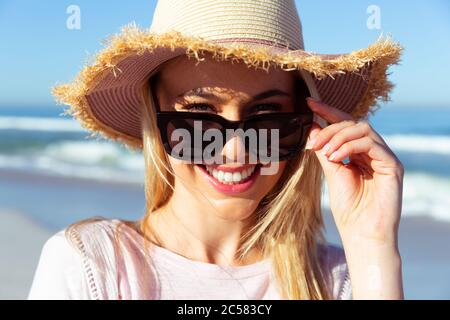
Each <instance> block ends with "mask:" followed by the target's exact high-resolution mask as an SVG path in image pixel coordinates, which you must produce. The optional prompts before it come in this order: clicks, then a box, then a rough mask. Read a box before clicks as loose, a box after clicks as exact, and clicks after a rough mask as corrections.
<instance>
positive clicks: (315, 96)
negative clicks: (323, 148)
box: [299, 70, 329, 128]
mask: <svg viewBox="0 0 450 320" xmlns="http://www.w3.org/2000/svg"><path fill="white" fill-rule="evenodd" d="M299 72H300V75H301V77H302V78H303V80H304V81H305V83H306V86H307V87H308V90H309V92H310V93H311V98H313V99H316V100H321V98H320V95H319V92H318V91H317V87H316V84H315V82H314V80H313V78H312V77H311V75H310V74H309V73H308V72H306V71H305V70H300V71H299ZM313 121H314V122H316V123H318V124H319V125H320V127H321V128H325V127H326V126H328V125H329V123H328V121H326V120H325V119H324V118H322V117H321V116H319V115H317V114H314V117H313Z"/></svg>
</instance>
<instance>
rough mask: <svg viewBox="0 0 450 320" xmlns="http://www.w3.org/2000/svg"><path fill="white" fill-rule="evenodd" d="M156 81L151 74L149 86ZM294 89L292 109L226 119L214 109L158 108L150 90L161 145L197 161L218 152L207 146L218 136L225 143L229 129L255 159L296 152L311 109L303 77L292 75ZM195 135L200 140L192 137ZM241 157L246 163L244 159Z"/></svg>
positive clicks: (303, 140)
mask: <svg viewBox="0 0 450 320" xmlns="http://www.w3.org/2000/svg"><path fill="white" fill-rule="evenodd" d="M156 81H157V77H152V78H151V79H150V86H151V87H153V88H155V86H154V85H155V83H156ZM296 92H297V95H296V96H295V99H296V100H295V106H296V112H290V113H264V114H258V115H253V116H250V117H248V118H246V119H244V120H241V121H230V120H227V119H225V118H223V117H221V116H219V115H217V114H214V113H206V112H182V111H179V112H162V111H160V110H161V109H160V107H159V103H158V100H157V97H156V94H155V92H154V90H151V94H152V97H153V101H154V103H155V110H156V120H157V125H158V128H159V131H160V136H161V140H162V142H163V145H164V149H165V150H166V152H167V153H168V154H169V155H171V156H172V157H174V158H177V159H180V160H188V161H191V162H194V163H200V164H201V163H203V162H204V161H205V160H206V161H209V160H211V159H212V158H215V157H218V156H220V151H221V148H214V147H211V144H213V143H216V142H217V141H215V140H220V141H219V146H220V147H223V146H225V144H226V142H227V141H228V140H229V139H230V138H232V137H234V136H235V135H233V134H227V131H229V130H232V131H234V132H235V133H236V132H238V133H239V134H240V136H241V137H242V141H243V142H244V145H245V153H246V156H250V155H253V156H255V157H256V158H257V161H258V160H259V161H261V160H268V161H281V160H287V159H289V158H292V157H294V156H295V155H297V154H298V153H299V152H300V151H301V150H302V149H303V148H304V147H305V144H306V140H307V136H308V133H309V130H310V128H311V126H312V122H313V112H312V110H311V109H310V108H309V107H308V106H307V103H306V100H305V98H306V97H309V96H310V92H309V90H308V87H307V86H306V83H305V82H304V81H303V79H296ZM199 136H200V137H202V138H201V139H200V141H198V140H196V137H197V138H198V137H199ZM180 139H181V140H182V142H180ZM193 140H194V141H193ZM215 159H216V160H218V161H214V162H215V163H223V162H220V161H223V159H222V157H220V159H218V158H215ZM245 161H246V163H248V162H247V159H245ZM253 163H255V162H253Z"/></svg>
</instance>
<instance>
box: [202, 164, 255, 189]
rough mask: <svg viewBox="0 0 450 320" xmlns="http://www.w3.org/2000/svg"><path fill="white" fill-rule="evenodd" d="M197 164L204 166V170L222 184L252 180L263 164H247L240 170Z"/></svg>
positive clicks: (236, 183)
mask: <svg viewBox="0 0 450 320" xmlns="http://www.w3.org/2000/svg"><path fill="white" fill-rule="evenodd" d="M197 166H199V167H200V168H202V169H203V171H204V172H206V173H207V174H208V175H209V176H210V177H212V178H213V179H214V180H216V181H217V182H219V183H221V184H225V185H238V184H242V183H245V182H247V181H248V180H251V179H252V178H253V176H254V175H255V174H256V172H257V171H258V170H257V169H258V167H260V166H261V164H256V165H252V166H246V167H245V168H242V169H238V170H236V169H233V170H232V171H231V170H230V171H228V170H227V169H224V170H219V169H217V166H210V165H203V164H197Z"/></svg>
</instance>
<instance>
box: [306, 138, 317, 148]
mask: <svg viewBox="0 0 450 320" xmlns="http://www.w3.org/2000/svg"><path fill="white" fill-rule="evenodd" d="M315 144H316V138H313V139H311V140H308V142H307V143H306V146H305V149H307V150H309V149H312V148H313V147H314V145H315Z"/></svg>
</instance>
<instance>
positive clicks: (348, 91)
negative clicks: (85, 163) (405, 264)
mask: <svg viewBox="0 0 450 320" xmlns="http://www.w3.org/2000/svg"><path fill="white" fill-rule="evenodd" d="M230 7H233V8H232V9H233V10H230V11H228V10H229V9H230ZM296 12H297V11H296V8H295V4H294V2H293V1H285V2H279V1H266V2H259V1H247V3H244V4H242V3H232V4H230V3H229V2H227V1H222V0H220V1H214V2H208V1H185V2H183V3H179V2H176V1H174V0H173V1H172V0H169V1H160V2H158V5H157V8H156V10H155V15H154V17H153V24H152V27H151V29H150V31H140V30H138V29H137V28H134V27H129V28H127V29H125V30H124V31H123V32H122V34H120V35H118V36H116V37H114V38H113V39H112V40H111V43H110V46H109V47H108V48H106V49H105V50H104V51H103V52H101V53H100V54H99V55H98V56H97V61H96V62H95V63H94V64H93V65H92V66H88V67H86V68H85V69H84V70H83V71H82V73H81V74H80V76H79V77H78V78H77V79H76V81H75V82H74V83H73V84H71V85H63V86H59V87H57V88H56V89H55V91H54V93H55V95H56V96H57V97H58V98H59V99H60V101H62V102H64V103H66V104H68V105H71V106H72V109H71V110H70V113H72V114H73V115H75V116H76V117H77V119H78V120H80V121H81V123H82V124H83V126H84V127H85V128H87V129H90V130H92V131H93V133H100V134H102V135H104V136H105V137H108V138H110V139H113V140H116V141H119V142H122V143H123V144H124V145H126V146H129V147H132V148H142V150H143V154H144V159H145V168H146V171H145V172H146V174H145V191H146V201H147V206H146V213H145V215H144V216H143V218H142V219H141V220H140V221H136V222H130V221H123V220H118V219H112V220H108V219H95V220H89V221H82V222H79V223H77V224H75V225H72V226H70V227H69V228H67V229H65V230H63V231H61V232H59V233H58V234H56V235H55V236H53V237H52V238H51V239H49V240H48V241H47V243H46V245H45V246H44V248H43V252H42V256H41V259H40V262H39V265H38V269H37V271H36V275H35V279H34V282H33V285H32V288H31V291H30V295H29V298H30V299H34V298H57V299H58V298H75V299H196V298H199V299H229V298H234V299H236V298H238V299H241V298H242V299H280V298H281V299H349V298H351V297H353V298H355V299H371V298H381V299H401V298H403V290H402V276H401V258H400V254H399V252H398V246H397V232H398V223H399V219H400V212H401V198H402V179H403V167H402V164H401V163H400V161H399V160H398V159H397V157H396V156H395V155H394V153H393V152H392V151H391V150H390V149H389V147H388V146H387V145H386V143H385V142H384V141H383V139H382V138H381V137H380V135H379V134H377V133H376V132H375V131H374V130H373V128H372V127H371V126H370V125H369V124H368V122H367V121H365V120H364V117H365V116H366V115H367V113H368V111H369V110H370V107H371V106H372V105H374V103H375V102H376V99H377V98H387V94H388V91H389V89H390V87H391V86H390V84H389V82H388V81H387V80H386V70H387V67H388V66H389V65H390V64H392V63H396V62H397V60H398V56H399V53H400V47H399V46H398V45H396V44H393V43H391V42H390V41H388V40H386V41H380V42H378V43H376V44H374V45H372V46H371V47H369V48H367V49H365V50H361V51H359V52H355V53H351V54H349V55H342V56H320V55H311V54H307V53H305V52H304V51H303V50H302V49H303V40H302V36H301V25H300V21H299V18H298V16H297V13H296ZM261 15H263V16H264V18H265V19H263V20H261V19H260V18H261ZM227 21H232V24H227V23H226V22H227ZM196 23H197V24H196ZM249 26H251V28H249ZM245 27H247V28H245ZM276 28H279V29H276ZM172 29H175V32H173V31H174V30H172ZM261 29H264V32H261V33H259V31H258V30H261ZM242 30H245V31H242ZM249 30H250V31H249ZM178 31H181V33H178ZM275 31H276V32H275ZM238 32H241V33H242V34H239V33H238ZM193 35H194V36H201V38H198V37H193ZM280 41H282V42H284V43H285V44H286V45H280V44H279V43H280ZM186 48H187V49H188V50H187V53H188V55H186V54H185V52H186ZM292 49H294V50H292ZM293 53H294V55H292V54H293ZM192 56H193V57H195V58H196V60H194V59H190V58H191V57H192ZM252 66H255V67H257V68H249V67H252ZM260 66H262V68H258V67H260ZM311 96H312V97H314V98H316V99H313V98H311ZM320 98H322V99H320ZM330 101H331V102H334V103H333V104H331V103H329V102H330ZM313 119H314V120H315V121H314V122H313V121H312V120H313ZM323 119H324V120H325V121H326V122H327V123H324V121H323ZM327 124H328V125H327ZM196 125H199V127H196ZM239 128H240V129H246V130H247V129H248V130H247V131H245V132H246V133H247V132H251V131H252V130H254V131H255V132H256V130H258V134H261V133H264V134H266V136H265V138H263V137H264V135H263V136H260V135H255V136H253V138H252V136H250V138H248V140H246V139H245V137H244V138H243V137H242V136H239V134H238V131H234V133H233V134H231V135H230V136H227V135H226V134H225V131H226V130H225V129H239ZM209 129H211V131H208V130H209ZM274 129H275V130H274ZM214 130H215V131H214ZM264 130H265V131H264ZM209 133H211V134H212V133H214V134H216V135H215V138H217V139H211V137H207V135H208V134H209ZM198 134H200V140H199V141H191V140H192V139H194V140H195V139H198V136H197V135H198ZM272 134H274V136H272ZM255 137H256V138H255ZM180 138H183V139H180ZM187 138H189V139H187ZM252 139H253V140H254V141H256V144H255V145H256V146H257V147H254V146H253V147H252V142H254V141H253V140H252ZM264 139H266V140H264ZM306 140H308V141H306ZM217 141H221V142H222V144H221V145H220V144H219V147H217V145H216V144H215V145H214V148H213V149H211V148H209V145H208V143H209V142H214V143H216V142H217ZM264 141H265V142H266V143H265V144H264V143H263V142H264ZM306 142H308V143H307V145H306V146H305V143H306ZM180 146H181V147H180ZM261 146H263V147H261ZM216 147H217V148H216ZM269 155H270V156H269ZM346 157H349V160H350V162H349V163H347V164H345V163H343V162H342V161H343V160H344V159H345V158H346ZM255 158H256V159H257V160H256V161H251V160H252V159H253V160H254V159H255ZM322 172H323V174H324V177H325V180H326V182H327V185H328V188H329V192H330V208H331V211H332V214H333V216H334V219H335V222H336V225H337V228H338V231H339V233H340V236H341V239H342V243H343V249H344V250H341V249H339V248H336V247H333V246H331V245H328V244H326V243H325V241H324V240H323V237H322V235H321V232H322V228H323V221H322V216H321V210H320V190H321V178H322ZM230 280H232V281H230Z"/></svg>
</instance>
